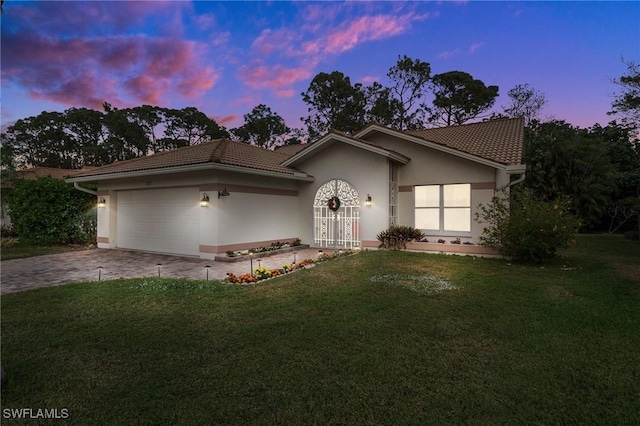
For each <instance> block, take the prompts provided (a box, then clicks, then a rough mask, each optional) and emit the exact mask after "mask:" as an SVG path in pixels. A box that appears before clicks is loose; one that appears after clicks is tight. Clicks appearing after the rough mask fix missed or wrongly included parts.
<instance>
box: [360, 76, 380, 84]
mask: <svg viewBox="0 0 640 426" xmlns="http://www.w3.org/2000/svg"><path fill="white" fill-rule="evenodd" d="M378 80H380V78H378V77H375V76H372V75H365V76H364V77H362V78H360V81H361V82H363V83H365V84H370V83H373V82H374V81H378Z"/></svg>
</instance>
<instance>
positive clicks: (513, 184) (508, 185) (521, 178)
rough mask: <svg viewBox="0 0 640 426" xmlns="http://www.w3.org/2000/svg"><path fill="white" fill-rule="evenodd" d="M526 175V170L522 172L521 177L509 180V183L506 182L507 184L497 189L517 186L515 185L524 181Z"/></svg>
mask: <svg viewBox="0 0 640 426" xmlns="http://www.w3.org/2000/svg"><path fill="white" fill-rule="evenodd" d="M525 177H527V174H526V172H522V173H521V174H520V177H519V178H518V179H516V180H514V181H513V182H509V183H508V184H506V185H504V186H502V187H500V188H498V189H497V191H502V190H503V189H506V188H511V187H512V186H515V185H517V184H519V183H521V182H523V181H524V179H525Z"/></svg>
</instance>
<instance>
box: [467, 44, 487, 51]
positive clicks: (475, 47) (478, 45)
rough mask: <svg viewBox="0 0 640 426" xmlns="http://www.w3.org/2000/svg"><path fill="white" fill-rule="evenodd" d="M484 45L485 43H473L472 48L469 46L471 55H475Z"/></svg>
mask: <svg viewBox="0 0 640 426" xmlns="http://www.w3.org/2000/svg"><path fill="white" fill-rule="evenodd" d="M483 45H484V43H482V42H480V43H473V44H472V45H471V46H469V53H474V52H475V51H476V50H478V49H479V48H481V47H482V46H483Z"/></svg>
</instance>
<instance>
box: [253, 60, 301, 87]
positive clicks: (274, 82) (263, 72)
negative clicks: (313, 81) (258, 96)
mask: <svg viewBox="0 0 640 426" xmlns="http://www.w3.org/2000/svg"><path fill="white" fill-rule="evenodd" d="M310 76H311V71H310V70H309V69H307V68H305V67H301V68H285V67H283V66H280V65H275V66H272V67H267V66H264V65H244V66H242V67H240V78H241V79H242V80H243V82H244V84H246V85H247V86H249V87H251V88H252V89H279V90H282V88H283V87H285V86H290V85H291V84H293V83H295V82H297V81H300V80H305V79H307V78H309V77H310Z"/></svg>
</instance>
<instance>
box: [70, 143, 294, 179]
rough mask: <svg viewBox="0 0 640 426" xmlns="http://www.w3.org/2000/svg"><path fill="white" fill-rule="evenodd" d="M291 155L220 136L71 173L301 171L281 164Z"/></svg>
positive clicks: (291, 173) (74, 176) (90, 174)
mask: <svg viewBox="0 0 640 426" xmlns="http://www.w3.org/2000/svg"><path fill="white" fill-rule="evenodd" d="M289 157H290V155H287V154H285V153H281V152H277V151H269V150H266V149H263V148H258V147H255V146H253V145H248V144H246V143H242V142H234V141H230V140H228V139H217V140H214V141H211V142H206V143H202V144H199V145H190V146H185V147H182V148H178V149H174V150H171V151H164V152H160V153H157V154H153V155H148V156H145V157H139V158H134V159H131V160H125V161H116V162H115V163H112V164H109V165H106V166H102V167H98V168H96V169H94V170H90V171H86V172H80V173H76V174H73V175H72V176H70V177H71V178H78V177H88V176H101V175H109V174H115V173H126V172H137V171H143V170H153V169H162V168H168V167H178V166H188V165H196V164H206V163H218V164H224V165H229V166H238V167H246V168H251V169H257V170H264V171H269V172H277V173H283V174H289V175H293V174H294V173H296V172H299V171H298V170H296V169H294V168H291V167H285V166H281V165H280V164H281V163H282V162H283V161H285V160H286V159H288V158H289Z"/></svg>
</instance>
